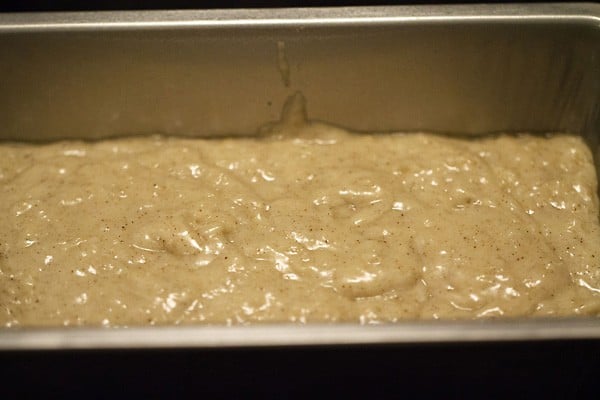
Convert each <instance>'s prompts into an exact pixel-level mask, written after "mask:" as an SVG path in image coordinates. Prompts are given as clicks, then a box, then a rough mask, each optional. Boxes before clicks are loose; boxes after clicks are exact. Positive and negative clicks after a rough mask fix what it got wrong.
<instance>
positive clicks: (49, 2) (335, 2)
mask: <svg viewBox="0 0 600 400" xmlns="http://www.w3.org/2000/svg"><path fill="white" fill-rule="evenodd" d="M484 2H485V3H508V2H507V1H498V0H487V1H484ZM540 2H545V3H552V2H556V1H552V0H546V1H539V0H529V1H518V0H517V1H511V3H540ZM461 3H462V4H472V3H481V1H473V0H462V1H457V0H446V1H439V0H437V1H436V0H416V1H414V0H413V1H407V0H170V1H169V0H121V1H116V0H87V1H86V0H22V1H15V0H9V1H4V2H3V1H0V11H4V12H12V11H76V10H152V9H193V8H197V9H211V8H261V7H314V6H350V5H394V4H396V5H398V4H461Z"/></svg>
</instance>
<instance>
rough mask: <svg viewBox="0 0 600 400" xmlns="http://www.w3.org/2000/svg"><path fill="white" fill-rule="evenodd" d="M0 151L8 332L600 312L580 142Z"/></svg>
mask: <svg viewBox="0 0 600 400" xmlns="http://www.w3.org/2000/svg"><path fill="white" fill-rule="evenodd" d="M294 115H295V116H291V114H289V115H287V116H284V117H285V118H284V119H285V121H284V123H282V124H276V125H274V126H271V127H269V129H267V130H268V131H269V132H270V133H271V136H269V137H266V138H261V139H254V138H243V139H215V140H200V139H181V138H164V137H145V138H129V139H119V140H105V141H101V142H97V143H85V142H77V141H69V142H60V143H53V144H47V145H25V144H3V145H2V146H0V324H1V325H2V326H5V327H14V326H31V325H83V324H86V325H110V326H115V325H118V326H121V325H136V324H166V323H172V324H181V323H197V322H201V323H226V324H238V323H249V322H258V321H294V322H311V321H359V322H361V323H376V322H385V321H397V320H400V319H419V318H425V319H430V318H475V317H500V316H532V315H533V316H549V315H561V316H563V315H584V314H585V315H598V314H599V313H600V267H599V262H598V261H599V257H600V253H599V251H600V232H599V226H598V225H599V224H598V199H597V196H596V174H595V170H594V167H593V163H592V157H591V155H590V152H589V150H588V149H587V147H586V146H585V145H584V143H583V142H582V141H581V140H580V139H578V138H576V137H570V136H561V135H556V136H553V137H551V138H540V137H533V136H528V135H522V136H517V137H514V136H513V137H510V136H499V137H494V138H487V139H473V140H463V139H452V138H448V137H441V136H435V135H430V134H405V135H403V134H380V135H365V134H352V133H348V132H345V131H342V130H340V129H336V128H333V127H330V126H326V125H322V124H306V123H304V121H303V118H302V117H301V116H300V117H298V115H297V114H294Z"/></svg>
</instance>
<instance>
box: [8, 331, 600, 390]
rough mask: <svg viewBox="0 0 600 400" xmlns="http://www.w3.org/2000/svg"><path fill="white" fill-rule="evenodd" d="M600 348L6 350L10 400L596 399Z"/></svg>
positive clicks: (569, 344) (573, 344)
mask: <svg viewBox="0 0 600 400" xmlns="http://www.w3.org/2000/svg"><path fill="white" fill-rule="evenodd" d="M599 373H600V341H556V342H532V343H522V342H521V343H495V344H490V343H487V344H454V345H449V344H444V345H440V344H438V345H402V346H346V347H336V348H331V347H312V348H287V349H284V348H272V349H235V350H198V349H195V350H194V349H179V350H152V351H70V352H13V353H11V352H9V353H0V376H2V380H3V381H4V384H3V385H2V393H3V395H5V396H6V395H7V396H6V397H4V398H22V397H39V396H42V395H43V396H44V397H48V396H50V397H63V396H64V395H67V394H68V395H75V396H78V397H81V398H86V399H87V398H106V397H109V396H110V397H114V395H115V394H119V393H128V394H132V393H133V394H137V395H140V396H144V397H146V396H148V397H150V398H155V397H157V396H162V397H169V398H178V397H181V396H182V395H186V396H187V395H197V396H198V398H202V397H203V396H210V397H211V398H215V397H216V398H223V397H228V398H238V397H240V396H243V397H248V396H250V395H260V396H266V397H277V398H288V397H302V398H312V397H314V396H315V395H327V396H334V397H335V398H337V397H339V396H341V395H344V396H348V395H349V396H350V397H358V396H361V397H363V396H364V397H366V396H368V397H369V398H381V397H387V398H389V397H394V398H396V397H398V398H399V397H403V398H429V397H433V396H435V397H437V398H443V399H446V398H464V396H465V395H471V396H473V395H475V396H477V397H480V398H486V399H487V398H502V399H508V398H525V397H526V398H530V399H531V398H539V397H541V396H542V395H546V396H549V397H548V398H552V399H556V398H564V399H582V398H595V395H596V394H597V393H598V389H599V386H598V382H597V379H598V374H599Z"/></svg>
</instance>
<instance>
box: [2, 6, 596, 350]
mask: <svg viewBox="0 0 600 400" xmlns="http://www.w3.org/2000/svg"><path fill="white" fill-rule="evenodd" d="M0 54H1V56H0V88H1V90H0V121H2V128H1V129H0V139H2V140H22V141H47V140H54V139H61V138H86V139H92V138H101V137H109V136H119V135H130V134H139V133H154V132H159V133H164V134H173V135H194V136H202V135H224V134H227V135H230V134H248V133H251V132H255V131H256V129H257V128H258V127H259V126H260V125H261V124H263V123H264V122H265V121H269V120H275V119H277V118H278V115H279V111H280V108H281V104H282V103H283V101H284V99H285V98H286V97H287V96H288V95H290V94H292V93H294V92H296V91H301V92H302V93H303V94H304V95H305V97H306V98H307V100H308V108H309V115H310V117H311V118H314V119H319V120H325V121H329V122H333V123H335V124H338V125H341V126H344V127H348V128H352V129H355V130H369V131H391V130H402V131H434V132H444V133H457V134H486V133H491V132H498V131H508V132H519V131H530V132H531V131H533V132H547V131H561V132H571V133H576V134H581V135H583V136H584V137H585V138H586V140H587V141H588V143H589V144H590V145H591V146H592V148H593V149H594V152H595V155H596V156H598V154H599V153H598V151H597V149H598V143H599V141H598V137H599V135H600V130H599V128H600V5H597V4H569V5H568V4H552V5H540V4H538V5H502V6H499V5H487V6H485V5H480V6H417V7H375V8H370V7H364V8H360V7H359V8H330V9H320V8H313V9H278V10H266V9H264V10H228V11H225V10H213V11H156V12H94V13H47V14H44V13H31V14H4V15H0ZM597 158H598V157H597ZM598 338H600V321H599V320H598V319H567V320H529V321H526V320H518V321H513V320H509V321H477V322H406V323H398V324H392V325H383V326H359V325H352V324H350V325H348V324H340V325H311V326H289V325H261V326H254V327H230V328H227V327H218V326H216V327H215V326H212V327H202V326H192V327H162V328H152V327H149V328H130V329H94V328H84V329H79V328H69V329H50V330H47V329H44V330H36V329H23V330H12V329H10V330H0V349H3V350H4V351H5V352H11V351H17V350H61V351H67V350H72V349H88V350H98V349H113V350H114V349H142V350H143V349H158V348H162V349H165V348H167V349H173V348H195V349H207V348H212V349H226V348H229V349H231V348H249V347H254V348H282V347H286V348H289V347H290V346H292V347H294V346H347V345H369V346H374V345H401V344H411V345H412V344H425V343H434V344H440V345H443V344H449V343H472V342H477V343H492V342H493V343H498V342H502V341H512V342H515V341H516V342H532V341H533V342H536V341H556V340H590V339H592V340H597V339H598ZM375 347H376V346H375Z"/></svg>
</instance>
